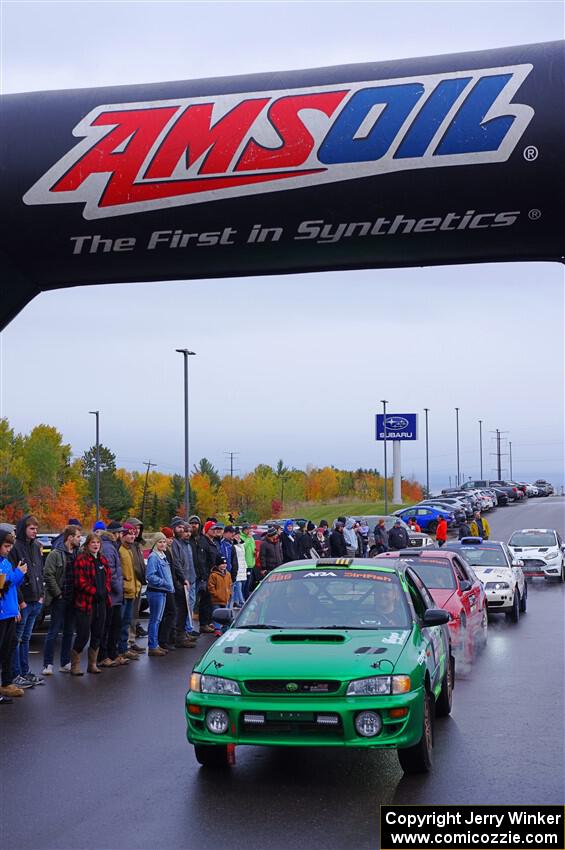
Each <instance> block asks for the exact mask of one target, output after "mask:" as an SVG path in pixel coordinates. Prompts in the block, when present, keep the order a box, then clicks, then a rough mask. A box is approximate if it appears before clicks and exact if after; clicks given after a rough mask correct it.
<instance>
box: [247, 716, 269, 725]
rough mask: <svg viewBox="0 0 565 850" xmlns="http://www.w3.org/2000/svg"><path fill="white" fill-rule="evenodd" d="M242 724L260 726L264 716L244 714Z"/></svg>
mask: <svg viewBox="0 0 565 850" xmlns="http://www.w3.org/2000/svg"><path fill="white" fill-rule="evenodd" d="M243 722H244V723H250V724H254V725H255V726H262V725H263V723H264V722H265V715H264V714H244V715H243Z"/></svg>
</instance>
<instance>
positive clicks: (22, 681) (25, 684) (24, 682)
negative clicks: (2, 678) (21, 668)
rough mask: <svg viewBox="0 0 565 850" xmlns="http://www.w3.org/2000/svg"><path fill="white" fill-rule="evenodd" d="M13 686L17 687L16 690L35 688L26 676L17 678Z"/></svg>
mask: <svg viewBox="0 0 565 850" xmlns="http://www.w3.org/2000/svg"><path fill="white" fill-rule="evenodd" d="M12 685H15V686H16V688H23V689H24V690H25V689H26V688H33V686H34V683H33V682H30V681H29V679H26V678H25V676H16V678H15V679H14V680H13V682H12Z"/></svg>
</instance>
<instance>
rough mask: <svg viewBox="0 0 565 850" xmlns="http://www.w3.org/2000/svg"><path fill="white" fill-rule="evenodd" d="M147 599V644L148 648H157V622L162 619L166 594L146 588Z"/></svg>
mask: <svg viewBox="0 0 565 850" xmlns="http://www.w3.org/2000/svg"><path fill="white" fill-rule="evenodd" d="M147 601H148V602H149V625H148V627H147V631H148V634H149V637H148V639H147V646H148V647H149V649H157V647H158V646H159V623H160V622H161V620H162V619H163V612H164V611H165V604H166V602H167V594H166V593H161V592H160V591H158V590H149V589H148V590H147Z"/></svg>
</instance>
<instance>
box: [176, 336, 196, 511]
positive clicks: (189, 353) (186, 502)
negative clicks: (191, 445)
mask: <svg viewBox="0 0 565 850" xmlns="http://www.w3.org/2000/svg"><path fill="white" fill-rule="evenodd" d="M175 351H176V352H177V353H178V354H182V356H183V357H184V510H185V514H186V516H185V519H186V520H187V522H188V518H189V516H190V483H189V462H188V358H189V357H191V356H194V355H195V354H196V352H195V351H189V350H188V348H176V349H175Z"/></svg>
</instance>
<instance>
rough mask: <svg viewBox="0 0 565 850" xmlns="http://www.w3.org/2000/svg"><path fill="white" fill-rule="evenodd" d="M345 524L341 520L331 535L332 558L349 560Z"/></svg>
mask: <svg viewBox="0 0 565 850" xmlns="http://www.w3.org/2000/svg"><path fill="white" fill-rule="evenodd" d="M344 528H345V526H344V524H343V523H342V522H340V521H339V520H338V521H337V522H336V524H335V528H334V530H333V531H332V533H331V534H330V541H329V542H330V557H331V558H347V543H346V542H345V537H344V536H343V529H344Z"/></svg>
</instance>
